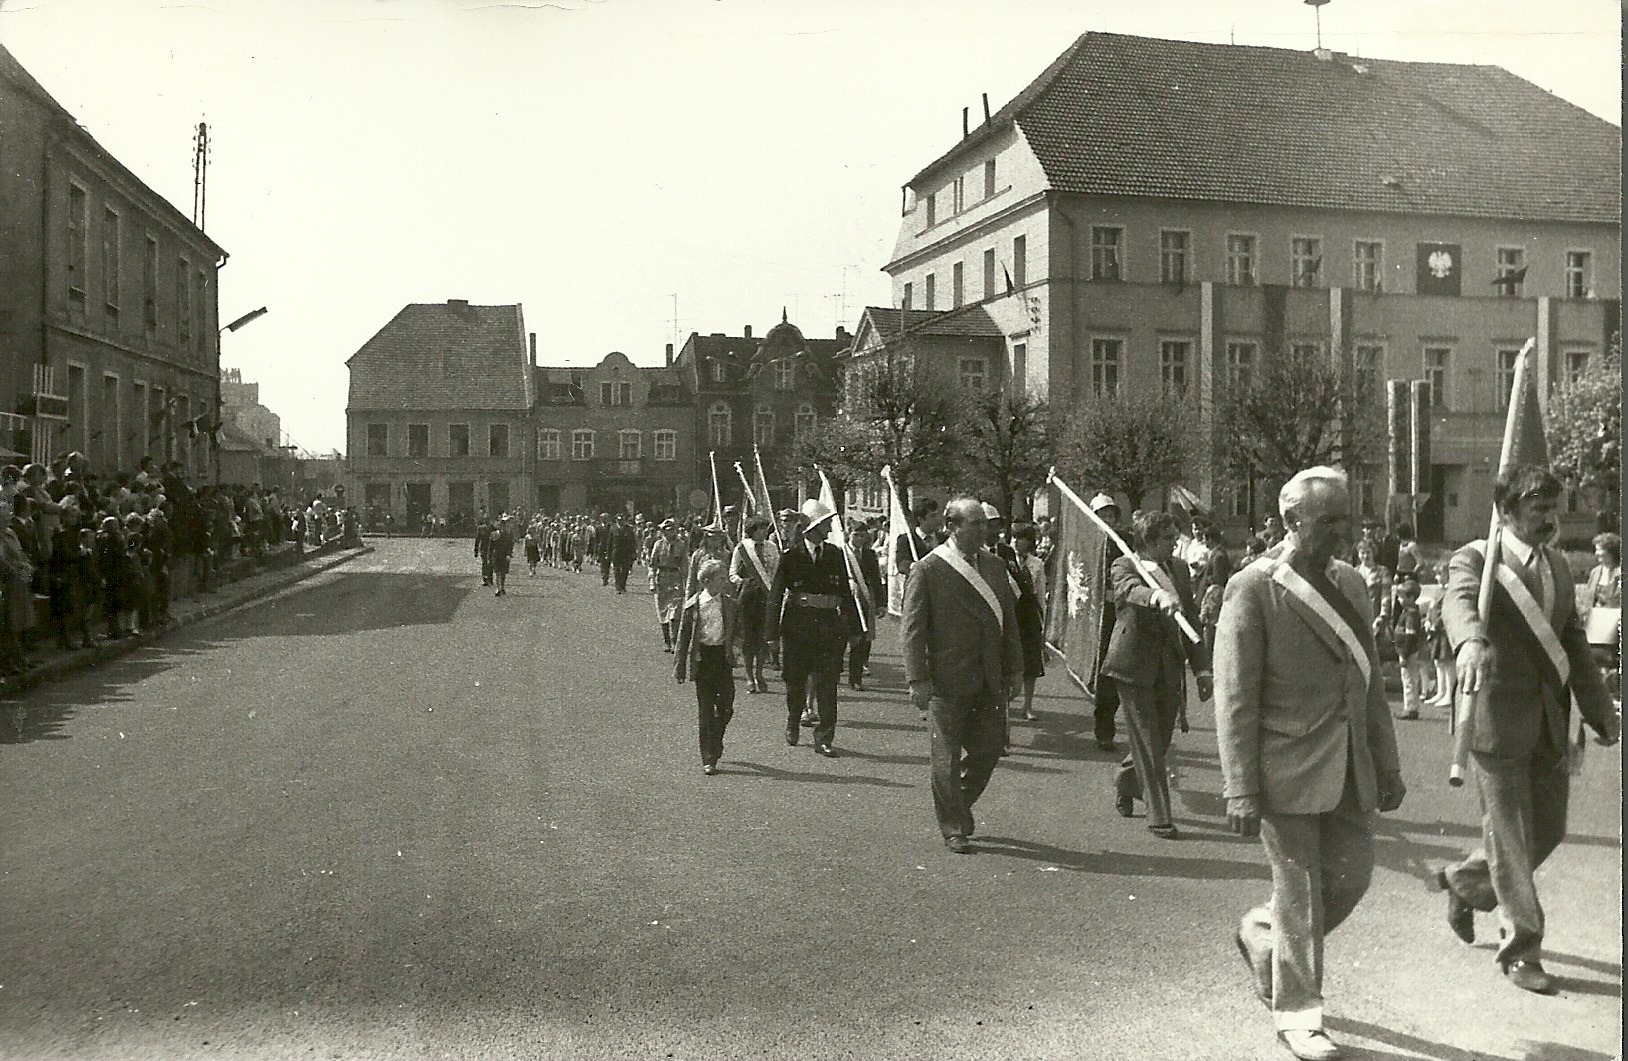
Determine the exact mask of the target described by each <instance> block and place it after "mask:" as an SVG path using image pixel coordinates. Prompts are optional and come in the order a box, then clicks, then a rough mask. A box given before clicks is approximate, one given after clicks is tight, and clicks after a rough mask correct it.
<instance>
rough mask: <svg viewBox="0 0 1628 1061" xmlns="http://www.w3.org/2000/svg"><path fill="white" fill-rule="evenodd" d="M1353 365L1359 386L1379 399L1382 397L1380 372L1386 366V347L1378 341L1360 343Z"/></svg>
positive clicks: (1372, 397)
mask: <svg viewBox="0 0 1628 1061" xmlns="http://www.w3.org/2000/svg"><path fill="white" fill-rule="evenodd" d="M1351 367H1352V368H1353V369H1354V370H1355V372H1356V375H1357V384H1358V386H1360V387H1362V388H1363V389H1364V390H1366V391H1367V392H1368V395H1369V397H1370V398H1371V399H1373V400H1375V401H1377V400H1378V399H1379V397H1380V393H1379V389H1378V388H1379V380H1380V373H1381V370H1382V369H1383V368H1384V367H1385V348H1384V347H1383V346H1380V345H1379V344H1377V343H1358V344H1357V349H1356V353H1355V354H1354V355H1353V358H1352V366H1351Z"/></svg>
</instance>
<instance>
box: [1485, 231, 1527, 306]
mask: <svg viewBox="0 0 1628 1061" xmlns="http://www.w3.org/2000/svg"><path fill="white" fill-rule="evenodd" d="M1505 251H1512V252H1514V253H1515V254H1516V255H1518V256H1519V257H1518V260H1517V261H1516V262H1515V264H1514V266H1513V267H1512V268H1505V266H1504V262H1503V260H1502V259H1503V255H1504V252H1505ZM1527 265H1528V262H1527V260H1526V248H1525V247H1523V246H1520V245H1519V244H1514V243H1500V244H1499V245H1498V246H1496V247H1494V248H1493V251H1492V275H1493V276H1494V277H1495V278H1497V279H1502V278H1503V277H1506V276H1510V275H1512V274H1514V273H1518V272H1520V271H1521V270H1522V269H1525V268H1526V267H1527ZM1498 297H1499V298H1525V297H1526V279H1525V278H1524V277H1523V278H1522V279H1521V281H1520V282H1519V283H1515V284H1499V285H1498Z"/></svg>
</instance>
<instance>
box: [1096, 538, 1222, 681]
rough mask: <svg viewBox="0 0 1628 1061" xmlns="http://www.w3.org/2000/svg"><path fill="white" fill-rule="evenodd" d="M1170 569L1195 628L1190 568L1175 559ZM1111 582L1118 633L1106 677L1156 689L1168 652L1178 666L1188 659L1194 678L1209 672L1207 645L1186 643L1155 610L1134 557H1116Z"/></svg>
mask: <svg viewBox="0 0 1628 1061" xmlns="http://www.w3.org/2000/svg"><path fill="white" fill-rule="evenodd" d="M1165 569H1166V570H1167V571H1168V572H1169V574H1170V581H1171V582H1172V583H1173V584H1174V585H1175V587H1176V595H1177V596H1178V597H1180V598H1181V610H1182V614H1183V615H1185V616H1187V621H1188V622H1190V623H1192V624H1193V627H1194V628H1195V629H1196V628H1197V627H1198V606H1197V604H1196V603H1195V602H1194V600H1193V585H1192V580H1191V578H1190V577H1189V576H1188V574H1187V565H1186V564H1184V563H1182V562H1181V561H1180V560H1176V559H1172V560H1171V561H1170V563H1169V564H1167V565H1165ZM1108 580H1109V583H1110V587H1111V594H1112V596H1113V600H1114V630H1113V633H1112V635H1110V637H1109V640H1108V654H1107V656H1106V657H1104V659H1103V661H1102V672H1103V673H1104V674H1106V675H1108V676H1109V677H1110V678H1114V679H1116V680H1118V681H1122V682H1127V683H1129V684H1131V685H1152V684H1153V682H1154V678H1155V676H1156V675H1157V674H1158V666H1159V661H1160V659H1161V654H1163V653H1169V654H1170V655H1171V657H1173V658H1174V660H1175V663H1176V666H1177V667H1180V665H1181V661H1182V660H1184V659H1185V660H1186V661H1187V662H1188V663H1189V664H1190V665H1191V666H1192V668H1193V670H1194V672H1195V673H1196V672H1198V671H1202V670H1208V669H1209V665H1210V661H1209V657H1208V656H1206V655H1205V653H1204V645H1203V644H1202V643H1201V644H1197V645H1195V644H1193V643H1192V642H1191V641H1189V640H1187V635H1185V634H1183V633H1182V632H1181V627H1179V626H1177V625H1176V621H1175V620H1174V619H1172V618H1171V617H1170V616H1168V615H1166V614H1164V613H1163V612H1161V611H1160V610H1159V609H1157V608H1155V607H1153V603H1152V602H1153V591H1152V590H1151V589H1149V588H1148V585H1147V583H1146V582H1144V581H1142V576H1141V575H1139V574H1137V573H1136V564H1135V562H1134V561H1132V560H1131V558H1130V557H1128V556H1117V557H1115V558H1114V562H1113V563H1112V564H1110V565H1109V567H1108Z"/></svg>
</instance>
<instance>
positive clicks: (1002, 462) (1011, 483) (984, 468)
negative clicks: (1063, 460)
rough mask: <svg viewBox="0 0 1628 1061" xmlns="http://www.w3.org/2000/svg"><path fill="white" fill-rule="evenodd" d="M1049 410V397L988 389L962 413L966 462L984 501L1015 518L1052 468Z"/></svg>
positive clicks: (963, 460) (972, 399)
mask: <svg viewBox="0 0 1628 1061" xmlns="http://www.w3.org/2000/svg"><path fill="white" fill-rule="evenodd" d="M1049 412H1050V410H1049V409H1048V407H1047V405H1046V402H1045V399H1043V398H1036V397H1034V396H1032V395H1029V394H1015V395H1010V396H1008V395H1007V394H1005V393H1004V392H1002V391H990V392H988V393H984V394H980V395H978V396H977V397H974V398H970V399H969V400H967V402H966V403H965V407H964V410H963V423H964V425H965V430H964V431H963V432H962V433H961V434H962V463H963V466H964V467H965V469H966V472H967V476H968V478H970V479H972V480H973V482H975V483H976V484H977V485H978V488H979V490H978V492H979V496H980V497H995V498H998V499H999V500H1000V503H1001V504H1000V507H1001V511H1002V512H1003V513H1005V514H1006V515H1007V517H1009V518H1011V517H1013V515H1014V511H1015V509H1016V508H1017V500H1016V499H1017V498H1020V497H1021V498H1023V500H1024V504H1025V505H1027V503H1028V501H1029V499H1030V498H1031V497H1033V496H1034V492H1035V491H1036V490H1038V489H1039V488H1040V487H1041V486H1042V485H1044V483H1045V481H1046V472H1047V470H1048V469H1049V468H1050V467H1051V463H1052V457H1051V435H1050V431H1049V419H1050V416H1049Z"/></svg>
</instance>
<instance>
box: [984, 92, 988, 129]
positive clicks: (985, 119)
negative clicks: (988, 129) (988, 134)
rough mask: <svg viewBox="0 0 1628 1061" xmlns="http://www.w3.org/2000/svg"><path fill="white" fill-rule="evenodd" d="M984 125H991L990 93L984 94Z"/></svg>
mask: <svg viewBox="0 0 1628 1061" xmlns="http://www.w3.org/2000/svg"><path fill="white" fill-rule="evenodd" d="M984 124H985V125H988V124H989V93H987V92H985V93H984Z"/></svg>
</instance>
